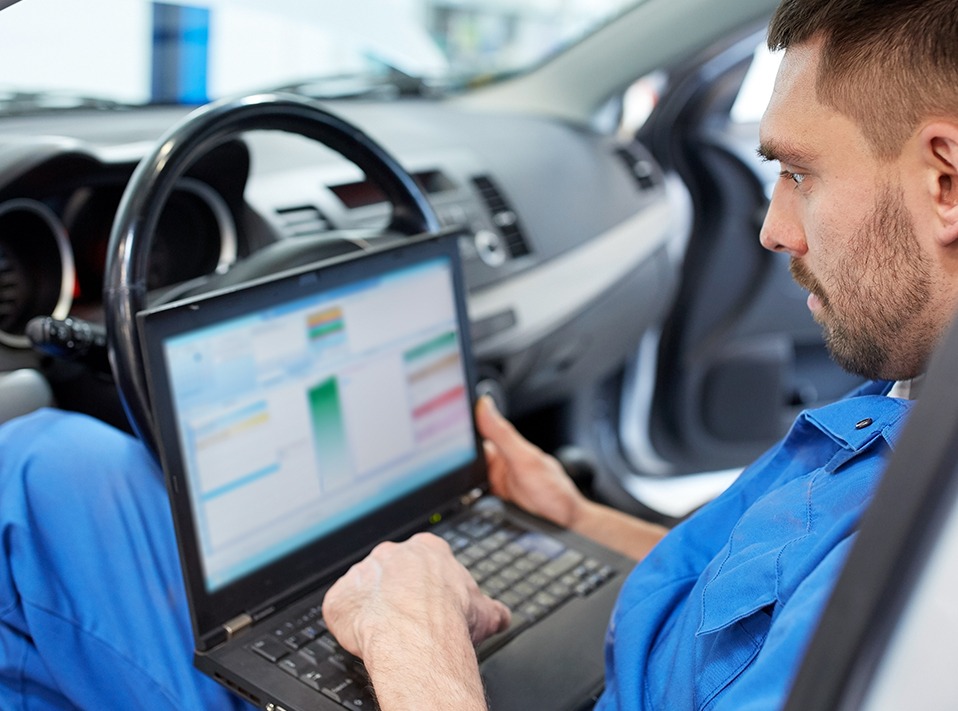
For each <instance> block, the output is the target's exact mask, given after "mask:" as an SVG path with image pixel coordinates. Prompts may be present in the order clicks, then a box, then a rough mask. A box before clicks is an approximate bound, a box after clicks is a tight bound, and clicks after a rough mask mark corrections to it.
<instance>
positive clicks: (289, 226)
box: [276, 205, 332, 237]
mask: <svg viewBox="0 0 958 711" xmlns="http://www.w3.org/2000/svg"><path fill="white" fill-rule="evenodd" d="M276 215H277V217H279V220H280V225H281V227H282V230H283V234H284V235H285V236H286V237H311V236H313V235H318V234H322V233H323V232H328V231H329V230H330V229H332V225H331V224H330V223H329V220H327V219H326V216H325V215H323V213H321V212H320V211H319V210H318V209H317V208H315V207H313V206H312V205H300V206H298V207H280V208H277V209H276Z"/></svg>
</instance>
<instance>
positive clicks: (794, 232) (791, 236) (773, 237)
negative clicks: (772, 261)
mask: <svg viewBox="0 0 958 711" xmlns="http://www.w3.org/2000/svg"><path fill="white" fill-rule="evenodd" d="M759 241H760V242H761V243H762V246H763V247H765V249H768V250H771V251H772V252H785V253H786V254H789V255H791V256H793V257H801V256H803V255H804V254H805V253H806V252H807V251H808V244H807V243H806V242H805V230H804V228H803V227H802V223H801V220H799V219H798V205H797V204H796V197H795V195H794V190H793V188H791V187H790V186H788V185H785V184H784V181H782V180H779V181H778V182H777V183H775V189H774V190H773V191H772V201H771V202H770V203H769V205H768V211H767V212H766V213H765V221H764V222H763V223H762V231H761V234H760V236H759Z"/></svg>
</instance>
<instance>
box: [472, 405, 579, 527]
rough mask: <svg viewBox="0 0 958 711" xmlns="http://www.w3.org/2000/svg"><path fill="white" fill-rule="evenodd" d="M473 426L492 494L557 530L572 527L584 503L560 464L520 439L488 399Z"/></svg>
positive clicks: (477, 411)
mask: <svg viewBox="0 0 958 711" xmlns="http://www.w3.org/2000/svg"><path fill="white" fill-rule="evenodd" d="M476 424H477V425H478V427H479V432H480V434H482V436H483V437H485V438H486V441H485V450H486V462H487V465H488V468H489V484H490V486H491V488H492V493H493V494H495V495H496V496H498V497H499V498H501V499H506V500H507V501H512V502H513V503H515V504H517V505H518V506H521V507H522V508H524V509H525V510H526V511H528V512H530V513H532V514H535V515H536V516H541V517H542V518H544V519H547V520H549V521H552V522H553V523H555V524H557V525H559V526H563V527H565V528H571V527H573V525H574V523H575V521H576V519H578V518H579V517H580V515H581V513H582V509H583V508H584V506H585V504H586V501H587V499H586V498H585V496H583V495H582V493H581V492H580V491H579V490H578V489H577V488H576V486H575V484H574V483H573V482H572V479H570V478H569V475H568V474H566V472H565V470H564V469H563V468H562V465H561V464H559V461H558V460H557V459H556V458H555V457H552V456H549V455H548V454H546V453H545V452H543V451H542V450H541V449H539V448H538V447H536V446H535V445H534V444H532V443H531V442H529V441H528V440H527V439H525V438H524V437H523V436H522V435H520V434H519V433H518V432H517V431H516V429H515V427H513V426H512V424H511V423H510V422H509V421H508V420H506V419H505V418H504V417H503V416H502V415H501V414H499V411H498V410H497V409H496V406H495V404H494V403H493V401H492V398H490V397H488V396H486V397H483V398H481V399H480V400H479V403H478V405H477V406H476Z"/></svg>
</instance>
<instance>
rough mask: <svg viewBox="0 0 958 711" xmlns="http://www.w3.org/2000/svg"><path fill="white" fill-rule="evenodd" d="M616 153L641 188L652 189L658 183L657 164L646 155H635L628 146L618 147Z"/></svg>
mask: <svg viewBox="0 0 958 711" xmlns="http://www.w3.org/2000/svg"><path fill="white" fill-rule="evenodd" d="M615 153H616V155H617V156H618V157H619V159H620V160H621V161H622V162H623V163H624V164H625V167H626V169H628V171H629V175H631V176H632V178H633V179H634V180H635V183H636V185H638V186H639V190H650V189H652V188H654V187H655V186H656V185H657V184H658V178H657V177H656V175H655V165H654V164H653V163H652V161H651V160H649V159H648V158H646V157H644V156H639V155H635V154H634V153H633V152H632V151H631V150H629V149H628V148H625V147H622V148H616V150H615Z"/></svg>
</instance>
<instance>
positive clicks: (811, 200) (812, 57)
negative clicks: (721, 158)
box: [760, 44, 937, 379]
mask: <svg viewBox="0 0 958 711" xmlns="http://www.w3.org/2000/svg"><path fill="white" fill-rule="evenodd" d="M817 52H818V50H817V45H816V44H809V45H804V46H800V47H796V48H791V49H789V50H788V51H787V52H786V54H785V57H784V59H783V61H782V66H781V68H780V70H779V75H778V78H777V80H776V84H775V92H774V94H773V97H772V100H771V102H770V104H769V107H768V110H767V111H766V114H765V116H764V118H763V119H762V127H761V149H760V150H761V152H762V153H763V155H765V156H766V157H767V158H770V159H773V160H777V161H779V163H780V165H781V169H782V175H781V176H780V178H779V180H778V182H777V183H776V185H775V190H774V192H773V195H772V202H771V205H770V207H769V211H768V215H767V216H766V219H765V224H764V226H763V228H762V244H763V245H764V246H765V247H766V248H768V249H772V250H775V251H782V252H786V253H788V254H789V255H790V256H791V271H792V275H793V277H794V278H795V280H796V281H797V282H798V284H799V285H800V286H802V287H803V288H805V289H807V290H808V291H809V297H808V307H809V309H810V310H811V312H812V315H813V316H814V318H815V320H816V321H818V323H820V324H821V325H822V327H823V330H824V333H825V342H826V345H827V346H828V348H829V351H830V352H831V353H832V356H833V358H834V359H835V360H836V362H838V363H839V365H841V366H842V367H844V368H846V369H847V370H849V371H851V372H854V373H857V374H860V375H863V376H865V377H869V378H888V379H897V378H907V377H911V376H913V375H917V374H918V373H919V372H921V370H922V368H923V366H924V361H925V359H926V358H927V355H928V353H929V352H930V351H931V349H932V348H933V346H934V342H935V339H936V336H937V329H935V328H934V326H933V324H932V323H931V321H930V320H929V319H930V318H931V309H930V308H929V301H930V296H931V293H932V260H931V257H930V256H929V254H928V253H926V252H925V251H924V250H923V247H922V243H921V240H920V239H919V236H918V234H917V233H916V230H915V228H914V224H913V220H912V215H911V212H910V211H909V209H908V206H907V204H906V195H905V193H904V191H903V189H902V187H901V186H902V185H903V181H904V180H905V174H904V172H903V166H902V165H901V164H900V161H898V160H892V161H886V162H880V161H878V160H877V159H876V158H875V157H874V156H873V155H872V154H871V151H870V150H869V147H868V145H867V143H866V141H865V138H864V136H863V134H862V133H861V131H860V130H859V129H858V127H857V125H855V124H854V123H853V122H852V121H851V120H850V119H849V118H847V117H845V116H844V115H842V114H840V113H838V112H837V111H835V110H833V109H830V108H828V107H826V106H823V105H822V104H820V103H819V101H818V99H817V97H816V92H815V77H816V75H817V64H818V53H817Z"/></svg>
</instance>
